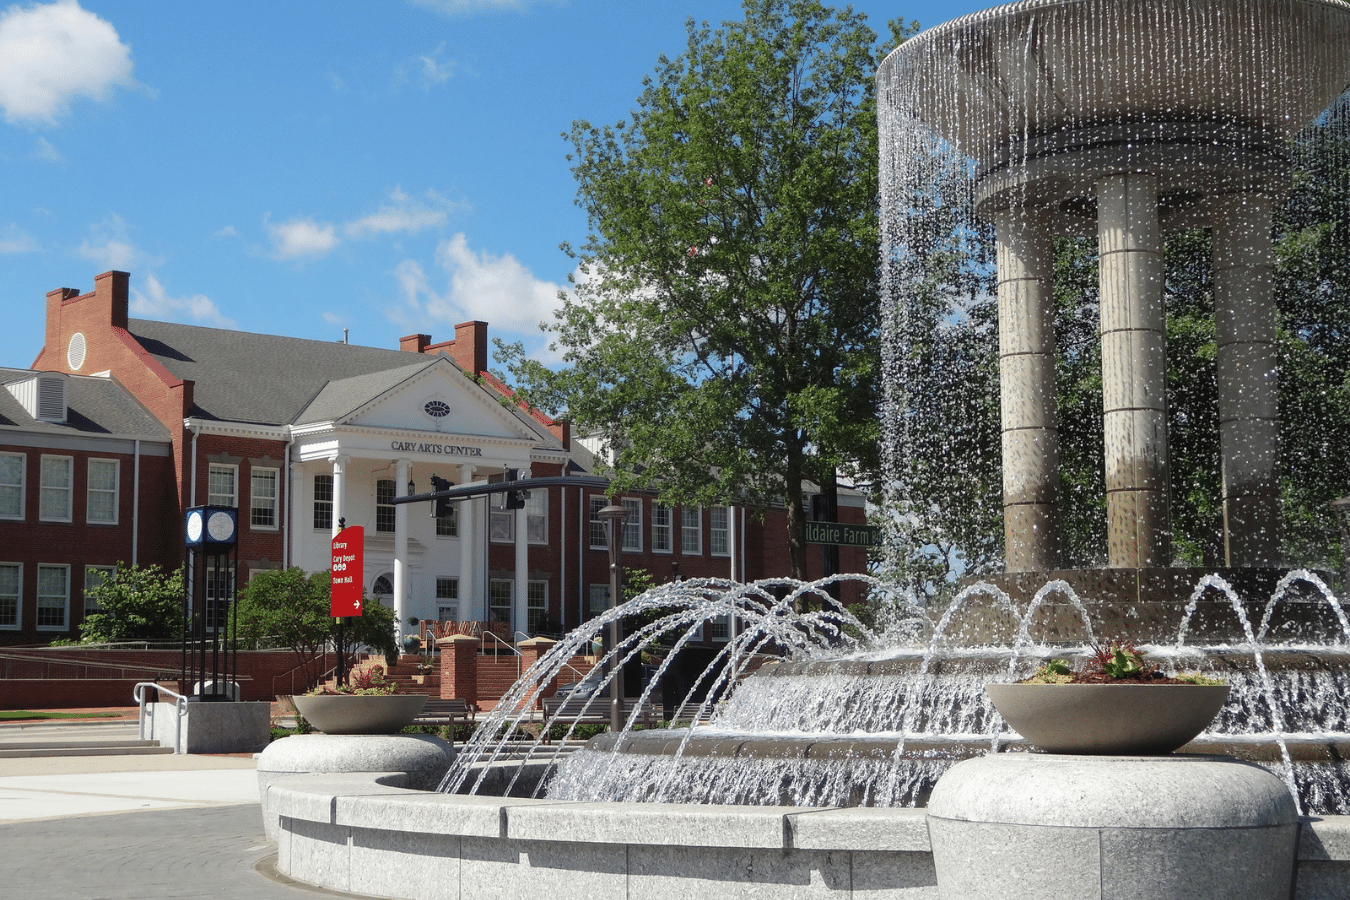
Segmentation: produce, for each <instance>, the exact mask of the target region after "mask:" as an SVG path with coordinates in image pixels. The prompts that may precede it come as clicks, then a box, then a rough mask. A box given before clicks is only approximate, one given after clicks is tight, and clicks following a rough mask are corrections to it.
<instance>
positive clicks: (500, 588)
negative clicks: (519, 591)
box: [488, 578, 516, 627]
mask: <svg viewBox="0 0 1350 900" xmlns="http://www.w3.org/2000/svg"><path fill="white" fill-rule="evenodd" d="M515 598H516V583H515V582H514V581H512V580H511V579H509V578H492V579H489V580H488V621H490V622H501V623H503V624H505V625H507V626H508V627H514V625H513V619H512V617H511V607H512V605H513V602H514V600H515Z"/></svg>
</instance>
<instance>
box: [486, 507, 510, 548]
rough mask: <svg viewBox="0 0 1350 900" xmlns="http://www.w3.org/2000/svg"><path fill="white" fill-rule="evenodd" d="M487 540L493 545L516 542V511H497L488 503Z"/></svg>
mask: <svg viewBox="0 0 1350 900" xmlns="http://www.w3.org/2000/svg"><path fill="white" fill-rule="evenodd" d="M488 540H490V541H492V543H494V544H514V543H515V542H516V511H515V510H514V509H497V508H495V507H494V506H493V505H492V504H491V503H490V502H489V503H488Z"/></svg>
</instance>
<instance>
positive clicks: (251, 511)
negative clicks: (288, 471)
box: [248, 466, 281, 531]
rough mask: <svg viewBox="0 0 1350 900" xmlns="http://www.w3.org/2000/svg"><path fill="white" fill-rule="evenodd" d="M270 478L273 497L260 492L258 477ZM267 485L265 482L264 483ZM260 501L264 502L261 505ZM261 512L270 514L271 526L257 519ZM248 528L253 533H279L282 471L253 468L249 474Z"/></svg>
mask: <svg viewBox="0 0 1350 900" xmlns="http://www.w3.org/2000/svg"><path fill="white" fill-rule="evenodd" d="M259 476H262V477H263V478H264V479H267V478H270V479H271V482H272V495H271V496H270V497H269V496H267V494H266V493H265V492H262V493H260V492H259V491H258V477H259ZM264 483H265V481H264ZM259 501H262V502H261V503H260V502H259ZM259 512H269V513H271V516H272V524H271V525H262V524H259V523H258V522H257V521H256V520H255V517H256V515H257V514H258V513H259ZM248 527H249V529H250V530H253V531H277V530H278V529H279V528H280V527H281V470H280V469H273V468H270V467H265V466H253V467H252V468H251V469H249V473H248Z"/></svg>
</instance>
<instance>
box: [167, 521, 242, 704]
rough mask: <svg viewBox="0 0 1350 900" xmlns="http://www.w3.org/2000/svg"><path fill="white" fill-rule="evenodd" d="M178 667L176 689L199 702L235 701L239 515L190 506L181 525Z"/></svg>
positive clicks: (236, 691) (236, 687)
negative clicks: (182, 562)
mask: <svg viewBox="0 0 1350 900" xmlns="http://www.w3.org/2000/svg"><path fill="white" fill-rule="evenodd" d="M184 525H185V527H184V532H185V538H186V540H185V544H186V549H187V565H186V566H185V567H184V569H183V664H182V674H181V681H180V689H181V690H182V691H183V693H185V694H189V695H192V696H196V697H197V698H198V699H200V700H238V699H239V696H238V686H237V685H236V683H235V674H236V672H237V671H238V662H239V651H238V648H237V647H234V646H233V645H232V644H231V643H229V642H228V638H229V634H230V632H232V631H234V630H235V629H234V627H233V626H234V625H237V624H238V611H237V610H236V609H235V604H234V592H235V586H236V584H237V582H238V574H239V510H238V509H236V508H235V507H233V506H194V507H191V508H190V509H188V511H187V517H186V519H185V521H184Z"/></svg>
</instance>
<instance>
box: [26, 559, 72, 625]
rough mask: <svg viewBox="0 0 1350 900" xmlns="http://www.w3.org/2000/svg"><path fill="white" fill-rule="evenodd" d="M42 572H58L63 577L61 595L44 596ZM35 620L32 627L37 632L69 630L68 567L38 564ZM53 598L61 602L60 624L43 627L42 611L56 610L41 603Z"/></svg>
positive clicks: (49, 605)
mask: <svg viewBox="0 0 1350 900" xmlns="http://www.w3.org/2000/svg"><path fill="white" fill-rule="evenodd" d="M43 572H60V573H61V574H62V575H63V576H64V581H65V590H64V592H63V593H61V594H44V593H43V592H42V574H43ZM37 575H38V577H37V618H36V621H35V622H34V625H35V626H36V627H37V630H38V631H69V630H70V566H68V565H66V564H64V563H38V571H37ZM53 597H56V598H59V599H60V601H61V607H60V608H61V624H59V625H50V624H48V625H43V624H42V612H43V610H44V609H45V610H49V611H50V610H53V609H56V607H55V606H53V605H52V604H51V603H45V604H44V603H43V601H44V600H48V601H50V600H51V599H52V598H53Z"/></svg>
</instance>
